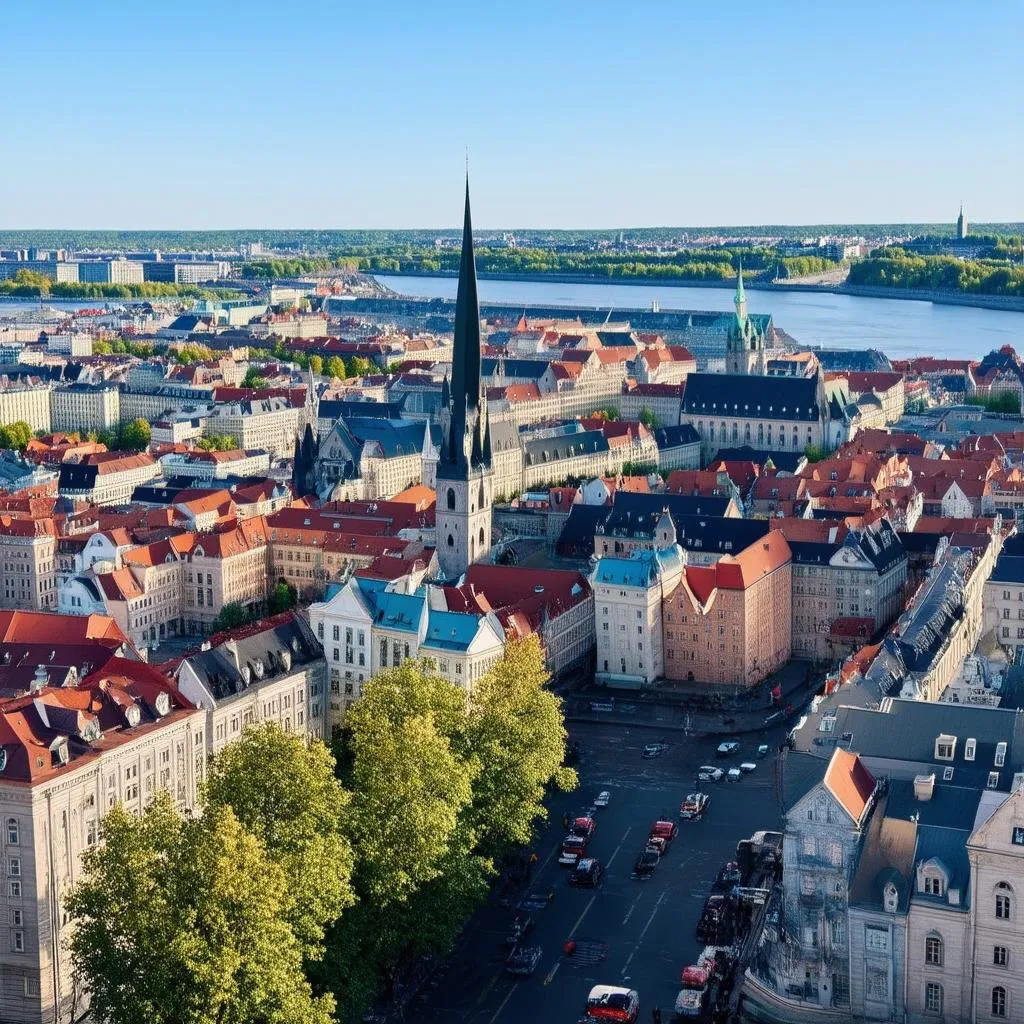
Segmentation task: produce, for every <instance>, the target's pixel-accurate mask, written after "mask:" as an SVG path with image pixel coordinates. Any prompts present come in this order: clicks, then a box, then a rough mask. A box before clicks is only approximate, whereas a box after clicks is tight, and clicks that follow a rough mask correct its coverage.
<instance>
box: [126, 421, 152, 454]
mask: <svg viewBox="0 0 1024 1024" xmlns="http://www.w3.org/2000/svg"><path fill="white" fill-rule="evenodd" d="M149 441H150V430H149V424H148V423H147V422H146V421H145V420H143V419H137V420H132V421H131V423H125V424H123V425H122V427H121V433H120V437H119V438H118V447H119V448H125V449H127V450H129V451H142V450H143V449H144V448H148V447H149Z"/></svg>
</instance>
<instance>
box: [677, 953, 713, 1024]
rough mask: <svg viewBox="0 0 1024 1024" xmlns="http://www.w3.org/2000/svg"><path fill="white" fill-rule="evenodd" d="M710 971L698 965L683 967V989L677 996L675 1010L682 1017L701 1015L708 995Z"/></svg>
mask: <svg viewBox="0 0 1024 1024" xmlns="http://www.w3.org/2000/svg"><path fill="white" fill-rule="evenodd" d="M710 980H711V979H710V976H709V973H708V971H707V970H706V969H705V968H703V967H699V966H696V965H691V966H690V967H684V968H683V976H682V984H683V987H682V990H681V991H680V993H679V995H678V996H676V1005H675V1011H676V1013H677V1014H679V1016H680V1017H699V1016H700V1015H701V1014H702V1013H703V1012H704V1004H705V1002H706V1001H707V997H708V982H709V981H710Z"/></svg>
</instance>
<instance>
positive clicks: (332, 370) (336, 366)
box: [324, 356, 346, 380]
mask: <svg viewBox="0 0 1024 1024" xmlns="http://www.w3.org/2000/svg"><path fill="white" fill-rule="evenodd" d="M324 371H325V372H326V374H327V376H328V377H336V378H338V380H343V379H344V378H345V376H346V374H345V363H344V362H343V361H342V359H341V358H340V357H339V356H331V358H330V359H328V360H327V364H326V366H325V367H324Z"/></svg>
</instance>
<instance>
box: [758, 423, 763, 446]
mask: <svg viewBox="0 0 1024 1024" xmlns="http://www.w3.org/2000/svg"><path fill="white" fill-rule="evenodd" d="M763 442H764V424H763V423H758V425H757V443H758V444H762V443H763Z"/></svg>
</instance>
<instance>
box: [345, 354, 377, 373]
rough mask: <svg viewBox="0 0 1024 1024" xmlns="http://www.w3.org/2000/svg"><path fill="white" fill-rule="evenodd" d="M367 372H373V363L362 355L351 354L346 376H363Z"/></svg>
mask: <svg viewBox="0 0 1024 1024" xmlns="http://www.w3.org/2000/svg"><path fill="white" fill-rule="evenodd" d="M368 373H373V363H371V362H370V360H369V359H367V358H365V357H364V356H353V357H352V358H351V359H350V360H349V361H348V376H349V377H365V376H366V375H367V374H368Z"/></svg>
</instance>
